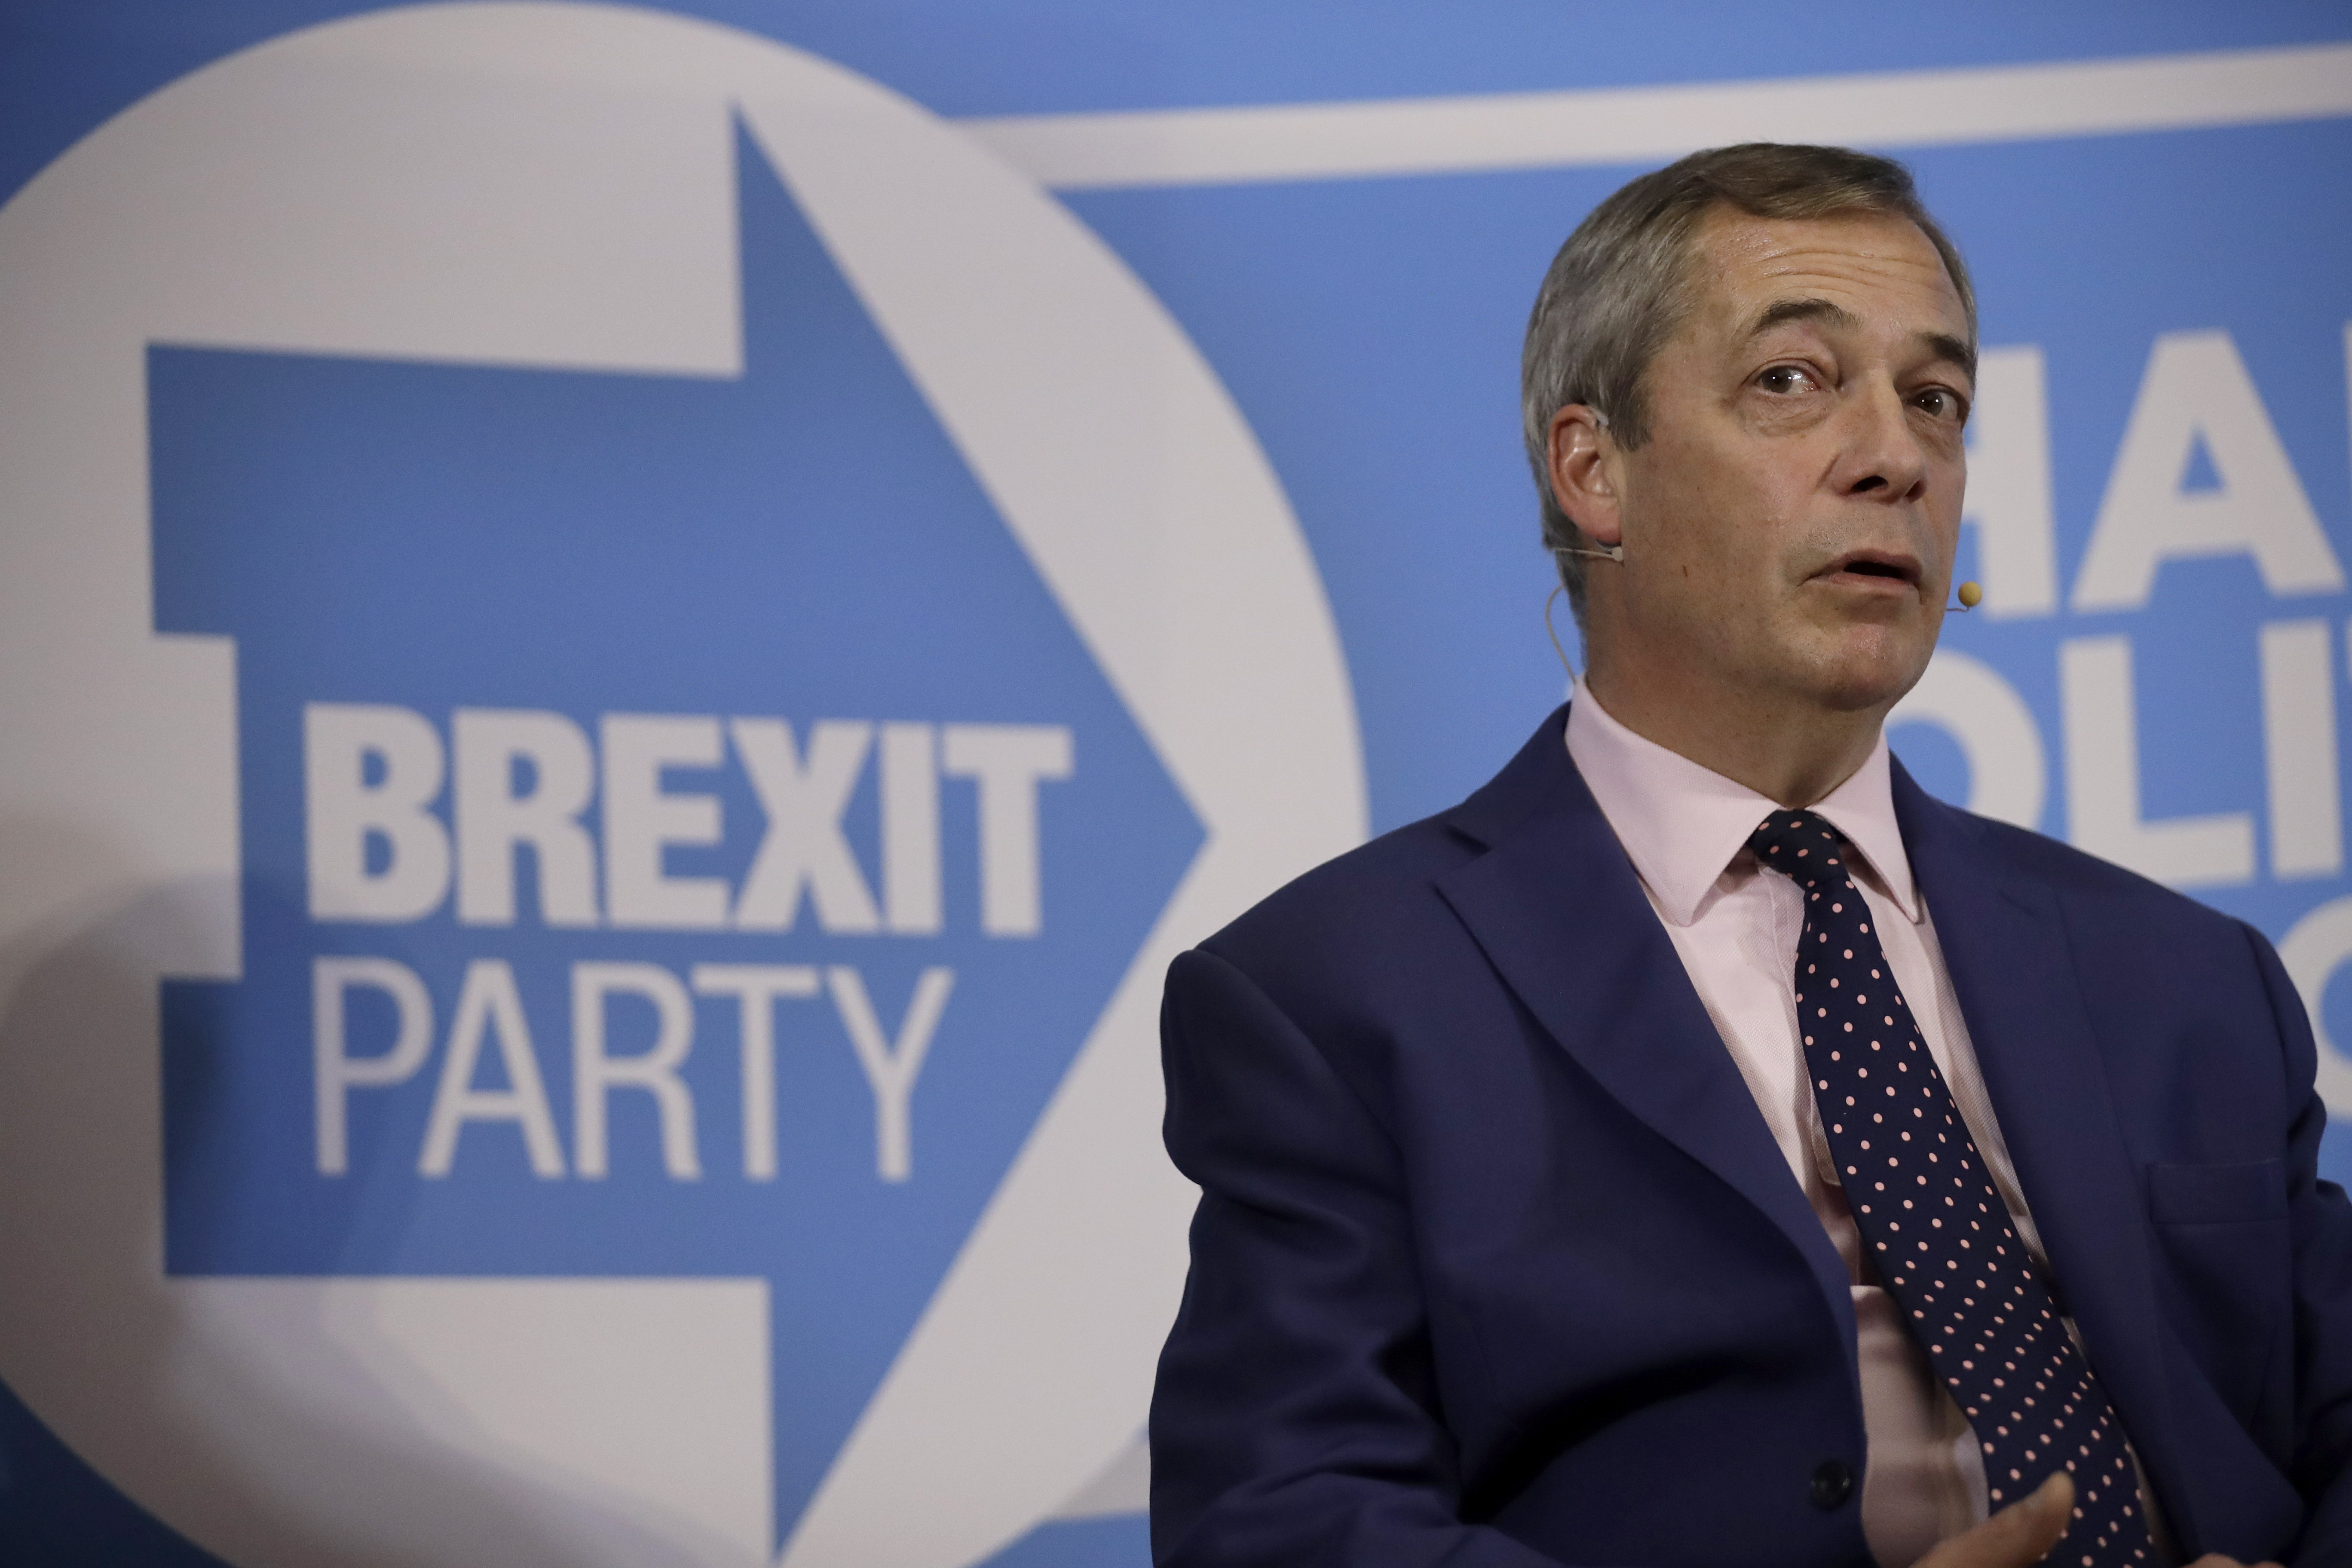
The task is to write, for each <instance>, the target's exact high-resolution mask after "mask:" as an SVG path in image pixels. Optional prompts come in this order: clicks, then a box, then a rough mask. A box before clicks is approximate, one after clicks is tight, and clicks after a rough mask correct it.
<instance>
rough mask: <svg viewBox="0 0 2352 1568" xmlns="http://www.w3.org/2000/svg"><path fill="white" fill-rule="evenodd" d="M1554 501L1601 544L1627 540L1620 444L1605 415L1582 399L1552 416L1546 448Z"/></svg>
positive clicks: (1591, 537) (1589, 535)
mask: <svg viewBox="0 0 2352 1568" xmlns="http://www.w3.org/2000/svg"><path fill="white" fill-rule="evenodd" d="M1546 454H1547V458H1548V461H1547V464H1546V467H1547V468H1548V470H1549V477H1550V479H1551V495H1552V500H1554V501H1556V502H1558V503H1559V510H1562V511H1564V512H1566V513H1567V514H1568V515H1569V516H1570V517H1571V518H1573V519H1574V520H1575V521H1576V525H1577V527H1579V528H1580V529H1582V530H1583V531H1584V533H1585V537H1586V538H1588V539H1590V540H1591V541H1592V542H1594V543H1596V544H1599V545H1601V546H1603V547H1604V548H1605V547H1607V546H1610V545H1614V544H1622V542H1624V538H1625V529H1624V523H1623V520H1622V517H1621V516H1620V514H1619V511H1618V505H1617V472H1616V469H1617V442H1616V439H1615V437H1612V436H1611V435H1610V433H1609V424H1608V420H1607V417H1606V416H1604V415H1602V414H1601V411H1600V410H1599V409H1597V408H1594V407H1592V406H1591V405H1589V404H1583V403H1571V404H1570V405H1568V406H1567V407H1565V408H1563V409H1561V410H1560V411H1559V413H1557V414H1555V415H1553V416H1551V430H1550V435H1549V445H1548V447H1547V448H1546Z"/></svg>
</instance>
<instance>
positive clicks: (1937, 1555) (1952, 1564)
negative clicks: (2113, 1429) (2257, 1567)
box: [1916, 1470, 2208, 1568]
mask: <svg viewBox="0 0 2352 1568" xmlns="http://www.w3.org/2000/svg"><path fill="white" fill-rule="evenodd" d="M2073 1517H2074V1482H2073V1481H2072V1480H2070V1479H2067V1476H2066V1472H2065V1471H2063V1470H2059V1471H2056V1472H2054V1473H2053V1474H2052V1476H2051V1478H2050V1479H2048V1480H2046V1481H2044V1482H2042V1485H2041V1486H2040V1487H2038V1488H2036V1489H2034V1491H2033V1494H2032V1496H2031V1497H2028V1498H2024V1499H2022V1500H2019V1501H2017V1502H2013V1503H2011V1504H2010V1505H2009V1506H2008V1507H2007V1508H2005V1509H2002V1510H2000V1512H1999V1513H1997V1514H1994V1515H1993V1516H1992V1517H1991V1518H1990V1519H1988V1520H1986V1521H1984V1522H1983V1523H1982V1524H1979V1525H1978V1526H1977V1527H1976V1528H1975V1529H1974V1530H1971V1531H1969V1532H1968V1533H1967V1534H1966V1535H1955V1536H1954V1537H1952V1539H1951V1540H1949V1541H1947V1542H1944V1543H1943V1544H1942V1545H1941V1546H1938V1547H1937V1548H1936V1550H1935V1551H1933V1552H1929V1553H1927V1556H1925V1557H1922V1558H1921V1559H1919V1561H1918V1563H1917V1564H1916V1568H2032V1565H2033V1564H2034V1563H2039V1562H2041V1561H2042V1559H2043V1558H2044V1557H2046V1556H2048V1555H2049V1554H2050V1549H2051V1548H2052V1547H2053V1546H2055V1545H2057V1544H2058V1538H2059V1537H2060V1536H2062V1535H2063V1534H2065V1533H2066V1526H2067V1523H2068V1521H2071V1520H2072V1519H2073ZM2198 1568H2208V1565H2207V1564H2205V1563H2200V1564H2199V1565H2198Z"/></svg>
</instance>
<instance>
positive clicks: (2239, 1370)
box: [2147, 1160, 2293, 1447]
mask: <svg viewBox="0 0 2352 1568" xmlns="http://www.w3.org/2000/svg"><path fill="white" fill-rule="evenodd" d="M2147 1212H2148V1218H2149V1219H2150V1220H2152V1221H2154V1222H2155V1224H2154V1229H2155V1232H2156V1237H2157V1243H2158V1248H2159V1256H2160V1257H2161V1258H2163V1259H2164V1261H2165V1262H2166V1264H2168V1268H2165V1269H2164V1270H2163V1273H2164V1274H2165V1276H2166V1278H2165V1279H2164V1280H2163V1281H2162V1282H2161V1284H2160V1287H2159V1295H2160V1298H2161V1300H2162V1304H2163V1306H2164V1309H2165V1316H2166V1317H2167V1318H2168V1320H2169V1321H2170V1322H2171V1324H2172V1327H2173V1330H2174V1331H2175V1332H2176V1333H2177V1334H2178V1335H2179V1340H2180V1342H2181V1344H2182V1346H2183V1347H2184V1348H2186V1349H2187V1350H2188V1352H2189V1355H2190V1356H2191V1357H2192V1358H2193V1359H2194V1360H2195V1361H2196V1363H2198V1365H2199V1367H2200V1369H2201V1370H2202V1371H2203V1372H2204V1373H2205V1375H2206V1377H2207V1378H2208V1379H2209V1380H2210V1382H2211V1383H2212V1384H2213V1388H2214V1391H2215V1392H2216V1393H2218V1394H2221V1399H2222V1401H2223V1403H2224V1404H2226V1405H2229V1407H2230V1409H2231V1411H2232V1412H2233V1413H2234V1414H2235V1415H2237V1416H2238V1418H2239V1419H2240V1420H2241V1421H2242V1422H2244V1423H2245V1425H2246V1427H2247V1430H2248V1431H2249V1432H2250V1433H2251V1434H2252V1436H2254V1438H2255V1440H2256V1441H2258V1442H2261V1443H2263V1445H2264V1446H2265V1447H2275V1445H2276V1444H2278V1443H2280V1442H2284V1441H2285V1440H2286V1436H2287V1431H2288V1424H2289V1422H2290V1418H2291V1412H2292V1398H2291V1393H2292V1391H2291V1390H2289V1389H2288V1388H2287V1387H2286V1379H2287V1373H2289V1371H2290V1370H2291V1368H2290V1367H2289V1365H2288V1363H2289V1360H2290V1358H2289V1357H2287V1356H2285V1355H2284V1354H2282V1353H2281V1351H2282V1347H2284V1346H2285V1345H2287V1344H2288V1343H2290V1341H2289V1339H2288V1338H2287V1335H2286V1332H2285V1331H2286V1329H2287V1327H2288V1325H2289V1322H2290V1320H2291V1313H2292V1299H2293V1272H2292V1270H2293V1257H2292V1250H2291V1238H2290V1237H2289V1234H2288V1227H2287V1207H2286V1163H2285V1162H2284V1161H2283V1160H2256V1161H2252V1162H2249V1163H2242V1164H2228V1165H2161V1164H2159V1165H2150V1166H2149V1167H2148V1168H2147Z"/></svg>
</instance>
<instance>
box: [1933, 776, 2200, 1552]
mask: <svg viewBox="0 0 2352 1568" xmlns="http://www.w3.org/2000/svg"><path fill="white" fill-rule="evenodd" d="M1895 816H1896V817H1897V818H1898V820H1899V821H1900V822H1901V824H1902V826H1903V839H1904V844H1905V847H1906V849H1907V850H1908V852H1909V854H1910V857H1911V872H1912V876H1913V877H1914V879H1916V881H1917V883H1918V885H1919V889H1920V892H1921V894H1922V896H1923V897H1924V898H1925V899H1926V900H1927V909H1928V911H1929V913H1930V914H1931V915H1933V917H1934V919H1935V922H1936V938H1937V943H1938V944H1939V945H1940V946H1941V947H1942V949H1943V953H1944V963H1945V966H1946V968H1947V969H1948V971H1949V972H1950V974H1951V979H1952V986H1953V990H1954V992H1955V993H1956V994H1958V998H1959V1004H1960V1011H1961V1014H1962V1016H1965V1017H1966V1018H1967V1019H1968V1025H1969V1039H1970V1041H1971V1042H1972V1043H1973V1044H1974V1046H1975V1047H1976V1056H1977V1061H1978V1063H1979V1067H1980V1068H1982V1069H1983V1072H1984V1079H1985V1088H1986V1089H1987V1091H1988V1092H1989V1094H1990V1096H1991V1100H1992V1104H1993V1109H1994V1111H1995V1113H1996V1114H1997V1115H1998V1116H1999V1117H2000V1131H2001V1136H2002V1138H2003V1140H2004V1141H2005V1142H2007V1143H2008V1145H2009V1152H2010V1155H2011V1160H2012V1161H2013V1163H2015V1165H2016V1168H2017V1178H2018V1182H2019V1184H2020V1185H2021V1187H2022V1188H2023V1189H2024V1193H2025V1198H2026V1202H2027V1203H2028V1204H2029V1205H2032V1210H2033V1221H2034V1225H2035V1226H2036V1228H2037V1229H2039V1230H2040V1231H2041V1233H2042V1243H2043V1246H2044V1247H2046V1248H2047V1250H2048V1252H2049V1255H2050V1264H2051V1268H2052V1270H2053V1273H2054V1274H2055V1275H2056V1276H2057V1279H2058V1287H2059V1291H2060V1294H2061V1300H2062V1301H2063V1304H2064V1306H2065V1308H2066V1310H2068V1311H2069V1312H2070V1313H2072V1314H2073V1316H2074V1321H2075V1324H2076V1326H2077V1327H2078V1328H2079V1329H2080V1330H2081V1331H2082V1334H2083V1342H2084V1345H2085V1346H2086V1347H2087V1348H2088V1352H2089V1354H2090V1359H2091V1363H2092V1365H2093V1366H2094V1368H2095V1370H2096V1371H2097V1372H2098V1374H2099V1379H2100V1382H2101V1383H2102V1384H2104V1385H2105V1388H2106V1391H2107V1396H2108V1398H2109V1400H2110V1401H2111V1402H2112V1403H2113V1404H2114V1405H2115V1406H2116V1410H2117V1412H2118V1413H2119V1414H2120V1415H2122V1417H2123V1420H2124V1426H2125V1428H2126V1431H2128V1432H2129V1433H2130V1435H2131V1438H2132V1442H2133V1443H2134V1445H2135V1446H2136V1447H2137V1448H2138V1450H2139V1453H2140V1458H2141V1459H2142V1461H2143V1463H2144V1464H2145V1465H2146V1467H2147V1471H2148V1475H2149V1478H2150V1480H2151V1482H2152V1483H2156V1484H2158V1485H2159V1486H2160V1487H2161V1485H2162V1479H2166V1478H2178V1477H2182V1476H2184V1475H2185V1474H2186V1472H2185V1471H2184V1470H2183V1469H2182V1468H2181V1465H2180V1456H2179V1449H2178V1439H2177V1436H2176V1434H2175V1432H2174V1429H2173V1423H2172V1409H2171V1399H2170V1396H2169V1392H2168V1386H2167V1383H2166V1372H2165V1364H2164V1359H2163V1352H2162V1344H2161V1340H2160V1337H2159V1327H2158V1320H2157V1315H2156V1307H2155V1291H2154V1270H2153V1263H2152V1260H2151V1258H2149V1256H2148V1246H2147V1226H2145V1225H2144V1224H2143V1223H2142V1221H2143V1213H2144V1211H2143V1208H2142V1205H2141V1202H2140V1190H2139V1177H2138V1168H2137V1164H2136V1163H2134V1161H2133V1159H2132V1157H2131V1153H2130V1151H2129V1149H2128V1148H2127V1147H2126V1145H2125V1142H2124V1138H2123V1130H2122V1127H2121V1125H2120V1124H2119V1123H2118V1121H2116V1112H2115V1104H2114V1098H2113V1094H2112V1092H2111V1090H2110V1088H2109V1086H2108V1083H2107V1079H2106V1070H2105V1064H2104V1062H2103V1061H2102V1058H2101V1057H2100V1054H2099V1048H2098V1041H2097V1037H2096V1035H2095V1029H2094V1026H2093V1024H2092V1021H2091V1016H2090V1013H2089V1010H2088V1008H2087V1007H2086V1006H2085V1005H2084V1000H2083V994H2082V990H2081V986H2080V984H2079V983H2078V982H2077V980H2076V977H2075V973H2074V956H2073V952H2072V950H2071V947H2070V944H2069V942H2068V939H2067V933H2066V921H2065V916H2064V911H2063V907H2062V905H2061V904H2060V902H2059V900H2058V898H2057V896H2056V894H2055V893H2054V892H2053V891H2052V890H2051V889H2049V888H2048V887H2047V886H2045V885H2043V884H2042V882H2040V881H2039V880H2036V879H2027V878H2022V877H2015V876H2004V875H2002V874H2001V869H2000V863H1999V860H1998V858H1997V846H1996V845H1994V844H1993V843H1991V842H1990V841H1989V837H1990V836H1989V834H1988V833H1987V830H1986V828H1985V826H1984V825H1982V824H1980V823H1979V822H1977V821H1976V820H1975V819H1973V818H1970V817H1969V816H1965V815H1964V814H1962V813H1960V812H1958V811H1955V810H1953V809H1952V808H1951V807H1949V806H1947V805H1941V804H1940V803H1938V802H1937V801H1934V800H1932V799H1930V798H1929V797H1928V796H1927V795H1926V793H1925V792H1923V791H1922V790H1921V789H1920V788H1919V787H1918V785H1916V784H1913V783H1912V782H1911V778H1910V775H1909V774H1908V773H1905V772H1904V771H1903V768H1902V766H1901V765H1900V764H1899V763H1898V764H1897V765H1896V766H1895ZM2162 1500H2163V1502H2164V1505H2165V1510H2166V1512H2167V1514H2168V1517H2169V1520H2170V1522H2171V1524H2172V1527H2173V1530H2174V1532H2175V1533H2176V1534H2177V1535H2179V1538H2180V1540H2181V1542H2182V1543H2183V1545H2184V1546H2186V1545H2188V1544H2189V1543H2190V1542H2194V1541H2195V1540H2196V1539H2197V1535H2196V1531H2195V1527H2194V1521H2192V1520H2191V1519H2190V1518H2189V1514H2188V1509H2189V1498H2188V1495H2187V1492H2186V1490H2185V1489H2184V1488H2183V1487H2182V1486H2180V1485H2179V1484H2175V1485H2172V1486H2170V1487H2166V1488H2163V1489H2162Z"/></svg>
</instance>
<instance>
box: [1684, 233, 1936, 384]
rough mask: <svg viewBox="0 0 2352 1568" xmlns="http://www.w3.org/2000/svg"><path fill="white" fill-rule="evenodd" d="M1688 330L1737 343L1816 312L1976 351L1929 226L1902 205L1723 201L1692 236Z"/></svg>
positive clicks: (1824, 321)
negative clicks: (1770, 213) (1768, 213)
mask: <svg viewBox="0 0 2352 1568" xmlns="http://www.w3.org/2000/svg"><path fill="white" fill-rule="evenodd" d="M1691 252H1692V253H1691V257H1690V268H1691V270H1690V275H1689V282H1690V285H1691V287H1690V289H1689V291H1688V294H1687V295H1686V297H1685V304H1686V308H1685V315H1684V319H1683V322H1682V327H1683V330H1684V331H1685V332H1688V333H1695V334H1696V335H1697V336H1699V337H1701V338H1703V339H1706V340H1712V341H1713V342H1715V343H1717V344H1718V345H1722V346H1730V345H1733V344H1736V343H1738V342H1744V341H1746V340H1748V339H1752V338H1754V337H1757V336H1759V335H1761V334H1764V333H1768V332H1769V331H1774V330H1776V329H1780V328H1783V327H1786V326H1790V325H1792V324H1796V323H1805V322H1810V323H1812V324H1814V325H1816V326H1817V327H1819V328H1821V329H1822V330H1824V331H1839V332H1843V333H1847V334H1853V333H1871V334H1877V335H1882V336H1885V337H1887V338H1890V339H1894V338H1918V339H1920V340H1922V341H1927V340H1937V341H1938V342H1948V343H1950V344H1957V345H1959V346H1960V353H1961V354H1962V355H1964V356H1965V357H1964V358H1963V361H1962V363H1972V362H1973V360H1974V358H1975V355H1974V352H1973V347H1972V345H1970V343H1969V339H1970V333H1969V323H1968V311H1967V308H1966V306H1965V305H1964V304H1963V303H1962V301H1961V300H1960V293H1959V289H1958V287H1957V286H1956V285H1955V284H1954V283H1953V281H1952V276H1951V274H1950V272H1949V271H1948V270H1947V269H1946V268H1945V266H1944V258H1943V257H1942V255H1941V254H1940V253H1939V252H1938V251H1937V248H1936V247H1935V244H1934V242H1932V241H1931V240H1929V239H1928V237H1927V234H1926V233H1925V231H1923V230H1922V229H1921V228H1920V227H1919V226H1918V225H1917V224H1916V223H1913V222H1912V221H1911V220H1910V219H1909V218H1906V217H1904V216H1899V215H1895V214H1884V213H1844V214H1839V215H1837V216H1832V217H1822V218H1766V217H1756V216H1750V215H1748V214H1747V213H1742V212H1738V211H1736V210H1733V209H1730V208H1717V209H1716V210H1715V211H1713V212H1710V213H1709V214H1707V215H1706V217H1704V218H1703V219H1701V221H1700V224H1699V227H1698V229H1697V232H1696V234H1695V235H1694V236H1693V242H1692V247H1691Z"/></svg>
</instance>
